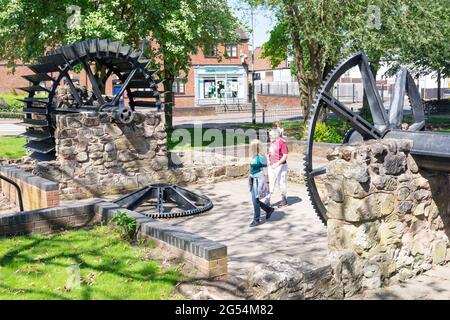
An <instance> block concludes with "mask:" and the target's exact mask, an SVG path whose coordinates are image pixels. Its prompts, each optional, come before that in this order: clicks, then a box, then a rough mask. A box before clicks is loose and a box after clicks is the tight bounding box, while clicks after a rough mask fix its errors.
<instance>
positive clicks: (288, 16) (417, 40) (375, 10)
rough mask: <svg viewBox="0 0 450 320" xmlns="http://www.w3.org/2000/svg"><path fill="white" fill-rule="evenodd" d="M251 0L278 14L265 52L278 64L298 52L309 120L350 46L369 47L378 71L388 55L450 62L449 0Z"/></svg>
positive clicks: (439, 64)
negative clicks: (318, 94) (326, 80)
mask: <svg viewBox="0 0 450 320" xmlns="http://www.w3.org/2000/svg"><path fill="white" fill-rule="evenodd" d="M250 1H252V2H253V3H255V4H259V5H264V6H266V7H269V8H270V9H271V10H273V11H274V13H275V15H276V18H277V24H276V26H275V27H274V28H273V30H272V32H271V37H270V40H269V41H268V42H266V43H265V44H264V45H263V51H264V56H266V57H269V58H270V59H271V60H272V64H273V65H277V64H278V63H279V62H280V61H282V60H284V59H286V57H287V56H288V55H292V56H293V57H294V66H293V73H294V74H296V76H297V79H298V82H299V86H300V94H301V105H302V109H303V112H304V115H305V121H306V120H307V117H308V114H309V110H310V107H311V105H312V102H313V99H314V96H315V94H316V91H317V88H318V87H319V85H320V83H321V82H322V81H323V79H324V77H325V76H326V74H327V73H328V72H329V71H330V69H331V67H332V66H333V65H335V64H336V63H337V62H338V61H339V60H340V59H342V58H344V57H345V56H347V55H349V54H350V53H351V52H355V51H359V50H362V51H365V52H366V54H367V55H368V58H369V61H370V62H371V69H372V72H373V73H374V75H376V74H377V71H378V69H379V67H380V64H381V63H382V62H383V61H384V62H385V63H387V64H389V66H390V67H391V68H392V70H395V69H396V68H398V66H399V64H411V65H414V66H415V67H416V69H421V70H426V71H427V72H430V70H432V69H435V70H436V68H438V69H443V70H447V69H448V68H449V66H448V61H449V59H448V52H449V50H448V39H449V37H448V36H449V34H448V32H449V30H448V25H449V16H450V15H449V12H448V10H449V9H448V7H446V6H445V0H438V1H435V2H429V1H426V0H414V1H410V0H408V1H407V0H377V1H367V0H352V1H346V0H344V1H335V0H330V1H323V0H250ZM445 39H447V40H445Z"/></svg>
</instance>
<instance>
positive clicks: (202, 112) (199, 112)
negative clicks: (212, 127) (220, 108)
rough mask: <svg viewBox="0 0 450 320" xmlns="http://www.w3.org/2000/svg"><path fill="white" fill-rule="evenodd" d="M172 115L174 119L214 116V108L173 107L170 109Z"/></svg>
mask: <svg viewBox="0 0 450 320" xmlns="http://www.w3.org/2000/svg"><path fill="white" fill-rule="evenodd" d="M172 115H173V117H174V118H177V117H205V116H215V115H216V107H194V108H190V107H178V108H177V107H175V108H173V109H172Z"/></svg>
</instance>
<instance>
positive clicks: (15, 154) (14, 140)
mask: <svg viewBox="0 0 450 320" xmlns="http://www.w3.org/2000/svg"><path fill="white" fill-rule="evenodd" d="M25 143H26V140H25V138H21V137H17V136H3V137H0V159H1V158H8V159H18V158H21V157H23V156H25V155H26V152H25V148H24V147H23V146H24V145H25Z"/></svg>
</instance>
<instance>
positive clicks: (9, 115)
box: [0, 109, 23, 119]
mask: <svg viewBox="0 0 450 320" xmlns="http://www.w3.org/2000/svg"><path fill="white" fill-rule="evenodd" d="M0 110H1V109H0ZM22 118H23V113H19V112H2V111H0V119H22Z"/></svg>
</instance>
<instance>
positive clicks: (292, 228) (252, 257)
mask: <svg viewBox="0 0 450 320" xmlns="http://www.w3.org/2000/svg"><path fill="white" fill-rule="evenodd" d="M189 189H190V190H192V191H196V192H199V193H202V194H204V195H206V196H208V197H210V198H211V200H212V201H213V203H214V208H213V209H212V210H211V211H209V212H207V213H204V214H201V215H199V216H193V217H187V218H180V219H173V220H168V222H169V223H172V224H173V225H177V226H180V227H182V228H183V229H184V230H186V231H190V232H195V233H198V234H200V235H202V236H204V237H206V238H209V239H211V240H215V241H219V242H221V243H223V244H225V245H227V246H228V259H229V260H228V261H229V262H228V268H229V274H230V275H232V276H237V277H244V276H246V274H247V272H248V271H249V270H250V269H251V268H252V267H254V266H255V265H257V264H260V263H267V262H269V261H272V260H274V259H279V258H283V257H286V256H298V257H301V258H303V259H305V261H308V262H312V263H315V264H318V265H322V264H324V263H326V256H327V254H328V247H327V233H326V228H325V226H324V225H323V224H322V223H321V222H320V220H319V218H318V217H317V216H316V215H315V213H314V211H313V209H312V207H311V204H310V202H309V199H308V197H307V193H306V188H305V187H304V186H303V185H299V184H292V183H291V184H290V185H289V186H288V201H289V203H290V205H289V206H288V207H286V208H282V209H277V210H276V211H275V213H274V214H273V215H272V217H271V219H270V220H269V221H266V222H265V223H264V224H262V225H260V226H257V227H254V228H251V227H249V224H250V222H251V221H252V217H253V209H252V203H251V198H250V192H249V191H248V184H247V180H246V179H239V180H234V181H226V182H219V183H215V184H211V185H193V186H189ZM279 200H280V196H279V195H277V196H276V197H274V199H272V201H273V202H274V203H276V202H278V201H279Z"/></svg>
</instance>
